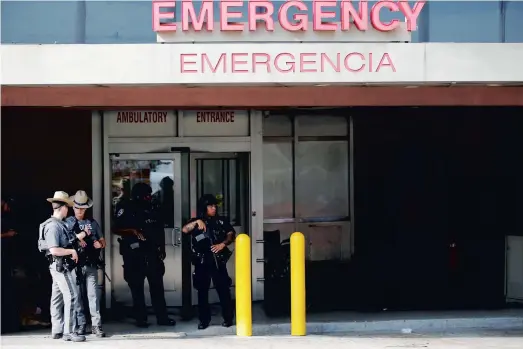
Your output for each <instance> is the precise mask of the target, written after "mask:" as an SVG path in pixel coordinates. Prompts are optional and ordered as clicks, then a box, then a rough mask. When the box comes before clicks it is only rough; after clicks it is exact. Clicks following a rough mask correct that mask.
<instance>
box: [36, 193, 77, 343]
mask: <svg viewBox="0 0 523 349" xmlns="http://www.w3.org/2000/svg"><path fill="white" fill-rule="evenodd" d="M47 201H48V202H50V203H51V205H52V207H53V215H52V216H51V218H49V219H47V220H46V221H45V222H43V223H42V224H40V229H39V238H38V249H39V250H40V251H41V252H45V254H46V257H47V259H48V261H49V263H50V266H49V271H50V273H51V277H52V278H53V286H52V295H51V323H52V337H53V339H59V338H62V337H63V339H64V340H66V341H73V342H83V341H85V336H82V335H79V334H78V333H76V330H77V327H78V324H77V321H76V319H77V316H78V314H77V311H78V309H79V307H80V306H79V304H78V301H79V297H78V288H77V286H76V271H75V269H74V268H69V265H72V264H73V263H69V262H71V261H73V262H74V263H76V262H77V261H78V254H77V252H76V251H75V250H74V249H73V248H71V239H72V237H71V235H70V233H69V231H68V229H67V226H66V224H65V222H64V219H65V217H67V213H68V211H69V209H68V208H69V207H72V206H73V202H72V200H71V199H70V198H69V195H68V194H67V193H66V192H64V191H57V192H55V193H54V196H53V197H52V198H48V199H47ZM78 237H79V238H84V237H85V236H84V235H79V236H78ZM74 238H76V237H74ZM66 259H69V260H68V261H67V260H66Z"/></svg>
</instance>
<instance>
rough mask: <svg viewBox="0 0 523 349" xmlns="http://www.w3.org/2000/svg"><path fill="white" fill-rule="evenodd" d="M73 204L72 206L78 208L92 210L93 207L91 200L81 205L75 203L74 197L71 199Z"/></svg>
mask: <svg viewBox="0 0 523 349" xmlns="http://www.w3.org/2000/svg"><path fill="white" fill-rule="evenodd" d="M70 200H71V202H72V205H73V207H76V208H91V207H93V200H91V199H88V200H87V202H86V203H84V204H79V203H77V202H75V201H74V196H72V197H71V198H70Z"/></svg>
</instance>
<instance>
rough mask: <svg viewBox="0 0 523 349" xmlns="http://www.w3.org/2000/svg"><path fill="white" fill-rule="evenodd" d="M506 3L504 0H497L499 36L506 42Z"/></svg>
mask: <svg viewBox="0 0 523 349" xmlns="http://www.w3.org/2000/svg"><path fill="white" fill-rule="evenodd" d="M507 5H508V4H507V3H506V1H505V0H501V1H500V2H499V16H500V36H501V42H503V43H504V42H506V26H505V21H506V16H507Z"/></svg>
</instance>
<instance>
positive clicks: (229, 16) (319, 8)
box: [152, 0, 426, 32]
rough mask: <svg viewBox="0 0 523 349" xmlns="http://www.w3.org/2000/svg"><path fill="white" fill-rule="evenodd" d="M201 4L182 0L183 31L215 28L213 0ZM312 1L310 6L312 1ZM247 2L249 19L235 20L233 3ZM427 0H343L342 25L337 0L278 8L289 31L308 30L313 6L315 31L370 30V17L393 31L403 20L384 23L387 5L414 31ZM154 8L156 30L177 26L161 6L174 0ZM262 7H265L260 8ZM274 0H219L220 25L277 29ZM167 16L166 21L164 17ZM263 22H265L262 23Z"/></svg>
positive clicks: (159, 1)
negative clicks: (337, 15) (373, 1)
mask: <svg viewBox="0 0 523 349" xmlns="http://www.w3.org/2000/svg"><path fill="white" fill-rule="evenodd" d="M201 2H202V4H201V8H200V10H199V11H196V9H195V7H194V3H193V0H182V2H181V6H182V8H181V18H180V21H181V23H180V26H181V28H182V30H183V31H188V30H190V28H191V27H192V28H193V29H194V30H195V31H202V30H203V29H204V28H205V29H206V30H208V31H213V30H214V7H213V1H211V0H201ZM311 2H312V5H311V6H310V8H309V4H311ZM245 3H247V14H248V20H247V23H240V22H235V20H239V19H241V18H242V12H240V10H234V9H232V8H233V7H243V8H244V9H245ZM425 3H426V0H425V1H417V2H415V4H413V6H411V5H410V4H409V2H407V1H405V0H399V1H386V0H381V1H378V2H377V3H376V4H375V5H374V6H372V8H371V9H370V16H369V5H368V1H367V0H360V1H359V5H358V9H356V8H355V7H354V5H353V3H352V1H351V0H341V1H340V5H339V6H340V7H341V11H340V13H341V19H340V22H341V25H340V24H338V23H336V22H330V21H329V20H331V19H333V18H335V13H334V11H333V10H330V9H327V8H326V7H336V6H338V1H334V0H313V1H298V0H288V1H285V2H284V3H283V4H282V5H281V7H280V8H279V11H278V21H279V23H280V25H281V27H282V28H283V29H284V30H287V31H292V32H294V31H306V30H308V23H309V15H308V14H307V11H308V10H309V9H310V10H311V11H310V12H311V13H312V24H313V25H312V29H313V30H315V31H335V30H338V29H341V30H342V31H347V30H350V27H351V25H352V24H354V27H356V29H358V30H360V31H365V30H368V27H369V17H370V25H372V27H374V28H375V29H376V30H379V31H382V32H386V31H392V30H395V29H396V28H398V27H399V25H400V21H399V20H398V19H394V20H392V21H390V22H388V23H383V22H382V21H381V19H380V11H381V10H382V9H384V8H385V9H388V10H389V11H391V12H399V13H401V14H403V15H404V16H405V19H406V24H407V30H408V31H415V30H416V29H417V20H418V18H419V16H420V14H421V11H422V9H423V7H424V6H425ZM152 7H153V9H152V23H153V30H154V31H155V32H169V31H171V32H172V31H176V30H177V25H178V24H177V23H174V19H175V12H174V11H172V10H170V12H165V13H162V12H161V11H162V10H165V9H167V8H169V9H172V8H175V7H176V2H175V1H166V0H153V6H152ZM291 8H293V9H296V10H298V13H295V14H293V16H292V18H288V17H289V16H288V14H289V11H290V9H291ZM260 9H263V10H264V11H258V10H260ZM274 11H275V8H274V4H273V3H272V2H271V1H264V0H248V1H236V0H220V11H219V15H220V20H219V22H220V23H219V26H220V29H221V30H223V31H243V30H246V29H247V27H248V28H249V30H250V31H256V30H258V26H263V27H264V29H265V30H267V31H274V26H275V23H274V20H273V18H272V16H273V15H274ZM165 20H167V22H166V23H162V21H165ZM262 22H263V24H262Z"/></svg>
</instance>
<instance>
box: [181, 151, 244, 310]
mask: <svg viewBox="0 0 523 349" xmlns="http://www.w3.org/2000/svg"><path fill="white" fill-rule="evenodd" d="M248 171H249V161H248V154H247V153H192V154H191V161H190V187H191V193H190V195H191V200H190V202H191V215H192V216H193V217H194V216H196V206H197V203H198V199H199V198H200V197H201V196H203V195H204V194H212V195H214V196H215V197H216V198H217V199H218V202H219V203H218V207H217V209H218V215H220V216H223V217H227V218H229V220H230V222H231V225H232V226H233V227H234V229H235V230H236V234H239V233H248V229H249V226H250V222H249V221H248V219H249V217H250V215H248V211H249V189H250V187H249V172H248ZM229 248H230V249H231V250H234V244H232V245H231V246H230V247H229ZM234 261H235V258H234V257H233V258H231V259H230V260H229V262H228V263H227V271H228V273H229V276H230V277H231V279H232V280H233V285H232V287H231V292H232V295H233V297H234V285H235V265H234ZM212 287H213V288H214V285H213V286H212ZM192 292H193V293H192V303H193V304H197V301H198V298H197V294H196V291H195V290H194V289H193V291H192ZM209 302H210V303H217V302H218V296H217V294H216V292H214V291H212V292H209Z"/></svg>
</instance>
